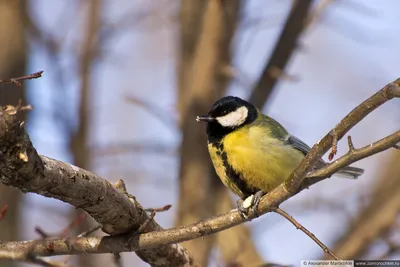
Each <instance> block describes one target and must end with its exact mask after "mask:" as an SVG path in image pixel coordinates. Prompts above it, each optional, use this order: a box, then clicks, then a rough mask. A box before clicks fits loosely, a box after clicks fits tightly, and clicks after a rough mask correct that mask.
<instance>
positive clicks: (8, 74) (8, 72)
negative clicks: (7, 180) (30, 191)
mask: <svg viewBox="0 0 400 267" xmlns="http://www.w3.org/2000/svg"><path fill="white" fill-rule="evenodd" d="M25 9H26V2H25V1H24V0H15V1H5V0H0V47H1V49H0V62H1V64H0V79H7V78H13V77H18V76H22V75H25V74H26V50H27V42H26V36H25V27H24V24H23V21H24V19H23V16H24V14H25V13H24V12H25ZM20 99H21V100H22V102H23V103H26V95H25V91H24V89H23V88H21V87H18V86H16V85H14V84H1V85H0V106H3V105H16V104H17V103H18V101H19V100H20ZM20 119H21V120H24V121H25V120H26V113H25V112H21V113H20ZM21 200H22V194H21V192H20V191H19V190H16V189H14V188H11V187H6V186H4V185H3V184H0V208H2V207H3V206H4V205H5V204H8V205H9V208H8V212H7V214H6V216H5V218H4V219H3V220H2V221H1V222H0V225H1V229H2V230H1V231H0V240H18V239H19V231H20V230H21V229H19V227H18V226H20V225H21V224H22V220H21V219H20V214H21V211H20V208H21V206H20V204H21ZM2 266H3V267H11V266H16V264H15V263H11V262H9V263H3V265H2Z"/></svg>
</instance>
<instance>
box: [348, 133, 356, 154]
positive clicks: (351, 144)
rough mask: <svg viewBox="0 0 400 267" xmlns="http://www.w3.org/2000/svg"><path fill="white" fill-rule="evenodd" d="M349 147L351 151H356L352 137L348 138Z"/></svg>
mask: <svg viewBox="0 0 400 267" xmlns="http://www.w3.org/2000/svg"><path fill="white" fill-rule="evenodd" d="M347 145H348V146H349V151H350V152H351V151H353V150H355V148H354V144H353V140H352V139H351V135H349V136H347Z"/></svg>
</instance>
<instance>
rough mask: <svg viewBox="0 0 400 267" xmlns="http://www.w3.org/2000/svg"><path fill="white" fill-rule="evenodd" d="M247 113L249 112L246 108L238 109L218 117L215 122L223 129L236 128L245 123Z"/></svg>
mask: <svg viewBox="0 0 400 267" xmlns="http://www.w3.org/2000/svg"><path fill="white" fill-rule="evenodd" d="M248 113H249V110H248V109H247V108H246V107H240V108H238V109H237V110H235V111H233V112H231V113H229V114H226V115H225V116H222V117H218V118H217V121H218V122H219V124H221V125H222V126H224V127H236V126H239V125H241V124H242V123H243V122H245V121H246V119H247V114H248Z"/></svg>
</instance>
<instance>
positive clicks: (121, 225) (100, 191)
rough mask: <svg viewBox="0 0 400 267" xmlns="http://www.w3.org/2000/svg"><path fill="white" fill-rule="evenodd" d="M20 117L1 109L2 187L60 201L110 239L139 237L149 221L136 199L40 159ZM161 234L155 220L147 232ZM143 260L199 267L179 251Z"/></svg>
mask: <svg viewBox="0 0 400 267" xmlns="http://www.w3.org/2000/svg"><path fill="white" fill-rule="evenodd" d="M16 114H17V110H16V109H15V108H14V107H12V106H6V107H5V108H2V109H0V181H1V182H3V183H4V184H6V185H9V186H13V187H16V188H18V189H20V190H21V191H23V192H33V193H37V194H41V195H43V196H47V197H51V198H56V199H59V200H61V201H64V202H67V203H70V204H71V205H73V206H75V207H76V208H81V209H82V210H84V211H86V212H87V213H88V214H89V215H91V216H92V217H93V218H94V219H95V220H96V221H97V222H99V223H100V224H101V225H102V229H103V231H104V232H106V233H108V234H110V235H116V234H122V233H129V232H131V231H135V230H137V229H139V228H140V226H141V225H142V224H143V223H144V222H145V221H146V220H147V219H148V215H147V214H146V212H144V211H143V209H142V207H141V206H140V205H139V203H138V202H136V200H135V199H134V198H130V197H128V196H127V194H124V193H122V192H121V191H120V190H119V188H117V187H116V186H115V185H113V184H111V183H110V182H108V181H107V180H105V179H102V178H100V177H98V176H96V175H95V174H93V173H90V172H88V171H86V170H83V169H81V168H78V167H76V166H73V165H70V164H68V163H64V162H61V161H58V160H54V159H51V158H48V157H45V156H39V155H38V154H37V152H36V150H35V148H34V147H33V146H32V143H31V142H30V139H29V136H28V135H27V134H26V132H25V130H24V127H23V124H22V123H19V122H18V121H17V119H16ZM160 229H162V228H161V227H160V226H159V225H158V224H157V223H156V222H155V221H154V220H151V223H149V225H148V227H147V228H146V231H155V230H160ZM140 254H141V256H142V258H144V257H146V258H147V259H148V262H149V263H150V264H152V265H153V266H170V264H172V265H174V266H192V264H194V263H193V261H192V259H191V257H190V255H189V254H188V252H187V251H186V250H184V249H183V248H182V247H180V246H175V245H174V246H161V247H159V248H157V249H156V250H151V251H141V252H140ZM143 254H147V255H145V256H143ZM35 255H37V254H35ZM38 256H40V255H38ZM159 262H164V263H163V264H162V263H161V264H158V263H159Z"/></svg>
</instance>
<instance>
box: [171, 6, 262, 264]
mask: <svg viewBox="0 0 400 267" xmlns="http://www.w3.org/2000/svg"><path fill="white" fill-rule="evenodd" d="M239 11H240V1H239V0H235V1H233V0H232V1H216V0H209V1H206V0H196V1H182V2H181V16H180V18H181V24H180V25H181V47H180V60H179V63H178V83H179V89H178V103H179V111H180V114H181V116H180V119H181V121H180V122H181V126H182V131H183V143H182V146H181V165H180V166H181V167H180V200H179V208H178V218H177V222H176V224H177V225H183V224H188V223H191V222H194V221H197V220H200V219H203V218H206V217H209V216H212V215H215V214H217V213H222V212H226V211H228V210H230V209H232V208H233V207H234V206H233V204H232V200H231V198H230V195H229V193H228V190H226V188H225V187H224V186H223V185H222V183H221V182H220V181H219V178H218V177H217V176H216V174H215V171H214V170H213V169H212V167H211V164H210V163H211V162H210V159H209V155H208V151H207V145H206V144H207V141H206V135H205V127H204V125H202V124H198V123H196V121H195V117H196V115H199V114H204V113H206V112H207V111H208V109H209V108H210V106H211V104H212V103H213V102H214V101H215V100H217V99H218V98H220V97H221V96H223V95H224V93H225V90H226V87H227V85H228V84H229V81H230V78H229V77H228V76H226V75H224V74H223V71H222V69H223V67H225V66H229V65H230V61H231V55H230V51H231V49H230V46H231V41H232V38H233V36H234V33H235V30H236V25H237V23H238V14H239ZM219 202H221V203H223V205H219V204H218V203H219ZM229 232H230V236H231V237H232V238H230V239H225V238H224V237H226V236H225V235H224V234H219V235H218V236H220V237H222V238H218V239H217V240H218V244H217V245H218V246H219V247H221V251H222V253H223V255H224V259H226V260H230V257H233V254H232V253H231V251H234V250H236V248H237V246H236V245H235V244H234V245H233V246H231V244H230V243H228V242H231V241H232V240H240V241H242V243H241V244H242V245H244V246H241V249H242V251H246V252H245V253H243V255H251V257H253V258H254V259H255V261H253V262H257V263H259V262H261V259H260V257H259V255H258V254H257V252H256V250H255V248H254V246H253V244H252V243H251V239H250V238H249V236H250V233H249V231H248V229H247V228H246V227H245V226H239V227H236V228H235V229H232V230H231V231H229ZM227 241H228V242H227ZM214 243H215V236H211V237H206V238H205V239H202V240H193V241H189V242H187V243H185V246H186V247H187V248H188V249H189V251H190V252H191V253H193V254H194V257H195V258H196V260H198V261H199V262H200V263H201V265H202V266H207V263H208V261H209V255H210V251H211V249H212V248H213V246H214ZM235 258H236V257H235ZM248 260H249V261H250V262H252V259H248Z"/></svg>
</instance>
